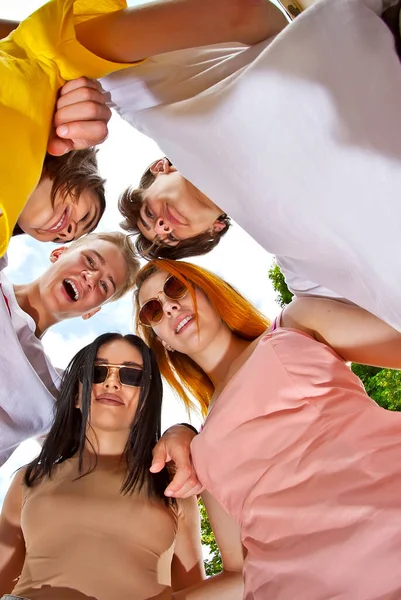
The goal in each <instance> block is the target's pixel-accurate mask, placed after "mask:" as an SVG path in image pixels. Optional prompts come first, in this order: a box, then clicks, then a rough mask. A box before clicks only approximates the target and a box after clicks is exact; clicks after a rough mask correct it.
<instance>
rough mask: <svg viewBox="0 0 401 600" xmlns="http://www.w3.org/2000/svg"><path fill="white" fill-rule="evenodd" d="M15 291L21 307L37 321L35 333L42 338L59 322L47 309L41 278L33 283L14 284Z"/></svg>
mask: <svg viewBox="0 0 401 600" xmlns="http://www.w3.org/2000/svg"><path fill="white" fill-rule="evenodd" d="M14 293H15V298H16V300H17V302H18V305H19V307H20V308H21V309H22V310H23V311H24V312H26V313H27V314H28V315H30V316H31V317H32V319H33V320H34V321H35V324H36V330H35V335H36V336H37V337H38V338H41V337H42V336H43V335H44V334H45V333H46V331H47V330H48V329H49V327H51V326H52V325H55V324H56V323H58V320H57V319H56V318H55V317H54V315H51V314H49V313H48V312H47V311H46V308H45V306H44V304H43V301H42V296H41V293H40V286H39V279H37V280H36V281H33V282H32V283H26V284H23V285H14Z"/></svg>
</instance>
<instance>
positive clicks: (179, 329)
mask: <svg viewBox="0 0 401 600" xmlns="http://www.w3.org/2000/svg"><path fill="white" fill-rule="evenodd" d="M193 318H194V315H188V317H185V319H183V320H182V321H180V322H179V323H178V325H177V327H176V329H175V332H176V334H177V333H180V331H181V330H182V329H183V328H184V327H185V325H188V323H190V322H191V321H192V319H193Z"/></svg>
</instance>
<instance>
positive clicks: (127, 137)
mask: <svg viewBox="0 0 401 600" xmlns="http://www.w3.org/2000/svg"><path fill="white" fill-rule="evenodd" d="M140 3H141V2H140V1H135V0H131V1H129V2H128V4H129V5H134V4H140ZM42 4H44V2H42V1H40V0H18V2H17V1H16V0H2V1H1V4H0V17H1V18H5V19H18V20H19V19H22V18H24V17H25V16H27V15H28V14H30V13H31V12H33V11H34V10H36V9H37V8H38V7H39V6H41V5H42ZM162 155H163V154H162V152H161V151H160V150H159V149H158V147H157V146H156V144H155V143H154V142H153V141H151V140H150V139H149V138H146V137H145V136H143V135H142V134H140V133H138V132H136V131H135V130H134V129H133V128H132V127H130V126H129V125H128V124H127V123H125V122H124V121H122V120H121V119H120V118H119V117H118V116H117V115H113V117H112V120H111V122H110V134H109V137H108V139H107V141H106V142H105V143H104V144H102V146H101V147H100V150H99V154H98V157H99V167H100V171H101V174H102V176H103V177H105V178H106V179H107V185H106V192H107V209H106V212H105V215H104V217H103V219H102V221H101V223H100V225H99V227H98V231H107V230H116V229H118V228H119V227H118V224H119V221H120V216H119V213H118V210H117V198H118V196H119V194H120V193H121V192H122V191H123V189H124V188H125V187H126V186H128V185H130V184H137V183H138V181H139V179H140V176H141V174H142V172H143V171H144V170H145V169H146V168H147V166H148V165H149V164H150V163H151V162H152V161H153V160H156V159H157V158H160V157H161V156H162ZM244 201H245V199H244ZM53 247H54V245H53V244H41V243H39V242H37V241H36V240H33V239H32V238H29V237H28V236H25V235H24V236H19V237H18V238H16V239H14V240H13V241H12V242H11V244H10V248H9V252H8V258H9V267H8V269H7V276H8V277H9V279H10V280H11V281H12V282H13V283H23V282H28V281H32V280H33V279H35V278H36V277H37V276H38V275H40V274H41V273H42V272H43V271H44V270H45V269H46V268H47V266H48V265H49V255H50V252H51V250H52V248H53ZM191 260H192V261H193V262H196V263H197V264H200V265H202V266H204V267H206V268H208V269H210V270H213V271H214V272H216V273H217V274H218V275H220V276H221V277H223V278H224V279H226V280H227V281H228V282H229V283H230V284H232V285H233V286H235V287H236V288H237V289H239V291H241V292H242V293H243V294H244V295H245V296H246V297H247V298H248V299H249V300H251V301H252V302H253V303H254V304H255V305H256V306H257V307H258V308H259V309H260V310H262V311H263V312H264V313H265V314H267V315H268V316H269V317H270V318H272V317H274V316H275V315H276V314H277V313H278V310H279V309H278V306H277V304H276V303H275V300H274V298H275V295H274V292H273V290H272V287H271V284H270V281H269V280H268V277H267V273H268V270H269V268H270V266H271V264H272V256H271V255H269V254H267V253H266V252H265V251H264V250H263V249H262V248H261V247H260V246H259V245H258V244H257V243H256V242H254V241H253V240H252V239H251V238H250V237H249V236H248V235H247V234H246V233H245V232H244V231H242V229H241V228H240V227H239V226H237V225H234V226H233V228H232V230H230V232H229V233H228V234H227V235H226V236H225V237H224V238H223V240H222V241H221V243H220V244H219V246H218V247H217V248H216V249H215V250H213V252H212V253H211V254H210V255H208V256H205V257H200V258H199V259H191ZM132 321H133V313H132V296H131V294H129V295H127V296H125V298H123V299H121V300H119V301H118V302H116V303H113V304H109V305H107V306H106V307H104V308H103V309H102V310H101V311H100V313H98V314H97V315H95V316H94V317H93V318H92V319H90V320H89V321H83V320H82V319H72V320H68V321H65V322H64V323H60V324H59V325H57V326H55V327H53V328H52V329H51V330H50V331H49V332H48V333H46V335H45V336H44V338H43V343H44V346H45V349H46V352H47V353H48V355H49V356H50V358H51V360H52V362H53V364H54V365H55V366H57V367H65V366H66V364H67V363H68V362H69V360H70V359H71V358H72V356H73V355H74V354H75V352H77V351H78V350H79V349H80V348H82V347H83V346H84V345H86V344H87V343H89V342H91V341H92V340H93V339H94V338H95V337H96V336H98V335H100V334H101V333H104V332H107V331H119V332H121V333H123V334H125V333H130V332H132ZM27 401H28V400H27ZM191 418H192V422H193V423H195V424H198V423H199V417H198V416H197V415H192V417H191ZM186 420H188V416H187V415H186V413H185V410H184V409H183V407H182V406H181V404H180V402H179V401H178V400H177V399H176V398H175V397H174V396H173V395H172V393H171V392H170V391H169V390H167V389H166V390H165V400H164V407H163V429H166V428H167V427H168V426H169V425H171V424H173V423H177V422H181V421H186ZM36 451H37V445H36V443H35V442H32V441H30V442H27V443H25V444H23V445H22V446H21V447H20V448H19V449H18V451H17V452H16V453H14V455H13V457H12V458H11V459H10V460H9V461H8V463H6V464H5V465H4V466H3V467H2V468H1V469H0V504H1V501H2V497H3V495H4V493H5V491H6V489H7V487H8V485H9V482H10V476H11V474H12V473H13V472H14V471H15V469H16V468H17V467H18V466H20V465H21V464H24V463H26V462H27V461H28V460H29V459H30V458H31V457H32V456H33V454H34V453H35V452H36Z"/></svg>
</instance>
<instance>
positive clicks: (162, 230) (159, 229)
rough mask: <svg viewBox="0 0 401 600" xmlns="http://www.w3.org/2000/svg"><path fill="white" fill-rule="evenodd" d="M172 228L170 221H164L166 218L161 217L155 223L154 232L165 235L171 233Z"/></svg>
mask: <svg viewBox="0 0 401 600" xmlns="http://www.w3.org/2000/svg"><path fill="white" fill-rule="evenodd" d="M172 230H173V228H172V227H171V225H170V223H169V222H168V221H166V219H164V218H163V217H160V218H159V219H157V221H156V223H155V232H156V234H157V235H166V234H168V233H171V232H172Z"/></svg>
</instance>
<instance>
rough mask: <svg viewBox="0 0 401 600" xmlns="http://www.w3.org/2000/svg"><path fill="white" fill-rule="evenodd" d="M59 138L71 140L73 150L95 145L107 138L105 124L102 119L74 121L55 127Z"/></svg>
mask: <svg viewBox="0 0 401 600" xmlns="http://www.w3.org/2000/svg"><path fill="white" fill-rule="evenodd" d="M56 134H57V136H58V137H59V138H62V139H64V138H66V139H68V140H71V141H72V143H73V147H74V149H75V150H80V149H82V148H87V147H88V146H96V145H97V144H101V143H102V142H104V140H105V139H106V138H107V135H108V129H107V124H106V123H104V122H103V121H76V122H73V123H68V125H61V126H60V127H57V128H56Z"/></svg>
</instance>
